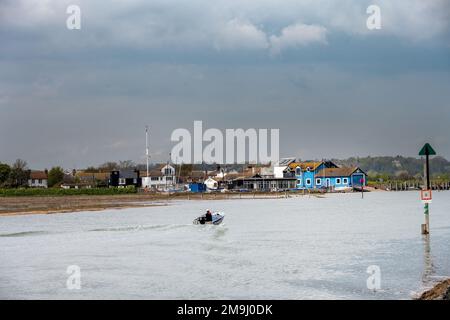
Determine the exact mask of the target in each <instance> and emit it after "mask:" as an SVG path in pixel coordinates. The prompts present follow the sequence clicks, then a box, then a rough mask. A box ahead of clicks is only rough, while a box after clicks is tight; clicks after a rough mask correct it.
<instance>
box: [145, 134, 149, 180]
mask: <svg viewBox="0 0 450 320" xmlns="http://www.w3.org/2000/svg"><path fill="white" fill-rule="evenodd" d="M148 158H150V155H149V152H148V126H145V159H146V160H147V178H148Z"/></svg>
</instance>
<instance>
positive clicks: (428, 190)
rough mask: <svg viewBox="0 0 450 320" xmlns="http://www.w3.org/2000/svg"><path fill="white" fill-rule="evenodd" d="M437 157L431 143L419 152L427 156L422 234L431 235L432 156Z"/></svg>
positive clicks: (422, 193) (423, 193) (423, 191)
mask: <svg viewBox="0 0 450 320" xmlns="http://www.w3.org/2000/svg"><path fill="white" fill-rule="evenodd" d="M434 155H436V151H434V149H433V147H432V146H431V145H430V144H429V143H425V145H424V146H423V147H422V149H421V150H420V151H419V156H425V177H424V180H425V181H424V184H425V186H424V188H423V189H424V190H422V192H421V195H422V201H423V202H425V208H424V213H425V224H422V234H429V233H430V208H429V203H430V202H431V185H430V156H434Z"/></svg>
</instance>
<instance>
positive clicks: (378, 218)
mask: <svg viewBox="0 0 450 320" xmlns="http://www.w3.org/2000/svg"><path fill="white" fill-rule="evenodd" d="M418 196H419V195H418V192H372V193H366V194H365V195H364V199H361V195H360V194H330V195H326V196H325V197H323V198H317V197H312V196H311V197H310V196H303V197H293V198H288V199H262V200H258V199H256V200H252V199H247V200H213V201H206V200H205V201H201V200H192V201H180V202H178V201H174V202H170V203H168V205H163V206H155V207H148V208H130V209H122V210H105V211H101V212H77V213H64V214H53V215H26V216H9V217H0V298H3V299H41V298H43V299H53V298H58V299H89V298H95V299H113V298H118V299H160V298H167V299H204V298H206V299H410V298H412V297H414V296H415V294H417V293H418V292H420V291H421V290H423V289H424V288H426V287H429V286H430V285H431V284H432V283H433V282H435V281H437V280H439V279H442V278H443V277H448V276H450V246H449V245H450V192H445V191H444V192H435V193H434V199H433V203H432V204H431V206H430V220H431V236H430V238H429V241H427V240H426V239H424V238H423V237H422V236H421V234H420V224H421V223H423V220H424V215H423V205H422V204H421V202H420V201H419V199H418ZM208 208H210V209H212V210H220V211H224V212H225V213H226V217H225V220H224V222H223V223H222V224H221V225H219V226H211V225H207V226H205V225H193V224H192V220H193V219H194V218H195V217H196V216H198V215H200V214H202V213H203V211H205V210H206V209H208ZM69 266H77V267H75V268H79V270H80V273H79V275H80V277H79V278H77V279H79V280H80V282H79V283H80V289H68V287H67V284H66V283H67V279H68V277H69V276H70V274H68V273H67V269H68V267H69ZM370 266H376V267H375V269H376V268H379V273H378V272H377V273H376V275H375V276H376V277H377V278H376V279H379V280H380V282H379V289H377V290H373V289H369V288H368V285H367V279H368V278H369V277H370V276H371V275H370V274H368V273H367V268H369V267H370ZM71 268H73V267H71ZM371 268H374V267H371ZM70 270H72V271H73V270H74V269H70ZM376 270H378V269H376ZM74 275H75V276H76V275H77V274H73V275H72V277H71V278H70V279H71V280H73V276H74ZM372 277H374V276H372ZM71 283H74V282H71ZM75 283H77V282H76V281H75ZM374 283H375V284H377V283H378V282H376V281H375V282H372V281H369V284H374ZM371 288H373V287H371Z"/></svg>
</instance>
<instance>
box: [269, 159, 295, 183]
mask: <svg viewBox="0 0 450 320" xmlns="http://www.w3.org/2000/svg"><path fill="white" fill-rule="evenodd" d="M294 161H295V158H283V159H280V161H278V162H277V163H275V165H274V166H273V176H274V178H284V171H285V170H286V168H288V166H289V165H290V164H291V163H293V162H294Z"/></svg>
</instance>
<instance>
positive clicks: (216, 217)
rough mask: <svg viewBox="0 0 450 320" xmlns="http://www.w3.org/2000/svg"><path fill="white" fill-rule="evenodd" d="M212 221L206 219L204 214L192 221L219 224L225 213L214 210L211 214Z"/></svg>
mask: <svg viewBox="0 0 450 320" xmlns="http://www.w3.org/2000/svg"><path fill="white" fill-rule="evenodd" d="M211 217H212V221H206V214H204V215H202V216H200V217H198V218H197V219H195V220H194V221H193V223H194V224H215V225H218V224H221V223H222V221H223V219H224V218H225V215H224V214H223V212H214V213H212V214H211Z"/></svg>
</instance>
